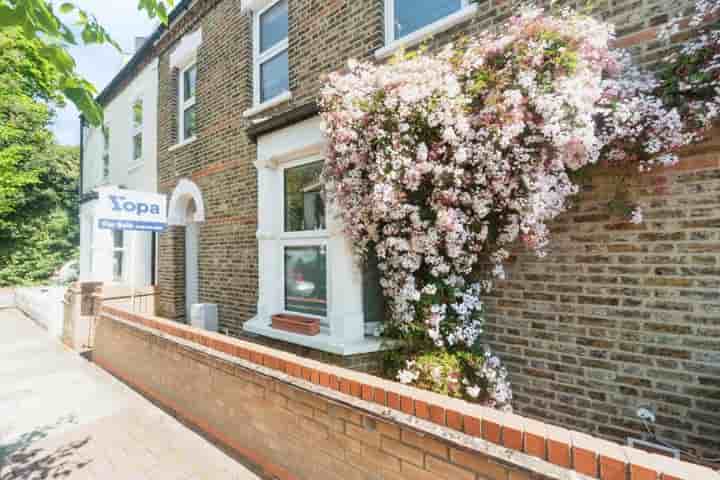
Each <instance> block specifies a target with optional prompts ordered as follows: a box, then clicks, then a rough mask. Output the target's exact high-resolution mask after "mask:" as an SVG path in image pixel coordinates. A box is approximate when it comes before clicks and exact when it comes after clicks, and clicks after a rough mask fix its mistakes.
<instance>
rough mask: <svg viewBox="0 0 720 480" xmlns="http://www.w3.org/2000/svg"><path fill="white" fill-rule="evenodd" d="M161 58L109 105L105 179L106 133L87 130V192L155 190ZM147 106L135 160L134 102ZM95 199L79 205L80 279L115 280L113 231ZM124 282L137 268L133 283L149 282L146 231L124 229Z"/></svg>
mask: <svg viewBox="0 0 720 480" xmlns="http://www.w3.org/2000/svg"><path fill="white" fill-rule="evenodd" d="M158 89H159V86H158V62H157V60H153V61H152V62H150V63H149V64H148V65H147V66H145V68H143V70H142V71H141V72H140V73H139V74H138V75H137V76H136V77H135V78H134V79H133V80H132V81H131V82H130V83H129V84H128V85H127V86H126V87H125V88H124V89H123V90H122V91H121V92H119V93H118V94H117V95H116V96H115V98H113V100H112V101H111V102H110V103H109V104H108V105H107V106H106V108H105V125H106V126H107V127H108V128H109V131H110V145H109V153H110V164H109V165H110V171H109V175H108V177H107V179H104V178H103V159H102V157H103V144H104V142H103V134H102V130H101V129H100V128H88V129H87V130H86V133H85V142H84V145H83V148H84V159H83V160H84V162H83V189H82V190H83V192H84V193H88V192H91V191H93V190H97V189H98V188H102V187H103V186H123V187H125V188H128V189H130V190H140V191H145V192H156V191H157V104H158ZM139 99H141V100H142V105H143V122H142V134H143V140H142V156H141V158H140V159H139V160H134V159H133V141H132V139H133V133H134V131H133V110H132V108H133V104H134V103H135V102H136V101H137V100H139ZM96 203H97V202H96V201H90V202H86V203H84V204H82V205H81V207H80V280H82V281H91V280H92V281H102V282H112V281H113V268H112V264H113V238H112V232H111V231H110V230H101V229H99V228H98V226H97V218H96V215H95V206H96ZM132 236H135V237H136V238H135V266H134V267H135V268H131V265H130V261H131V260H130V250H129V248H130V245H131V243H132ZM124 248H125V254H124V255H123V272H124V278H123V279H122V283H130V280H131V278H130V272H131V271H134V272H135V273H134V280H135V285H136V286H138V287H141V286H147V285H150V283H151V280H152V269H153V268H154V265H153V264H152V235H151V234H150V233H148V232H125V234H124Z"/></svg>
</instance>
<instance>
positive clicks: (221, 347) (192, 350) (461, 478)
mask: <svg viewBox="0 0 720 480" xmlns="http://www.w3.org/2000/svg"><path fill="white" fill-rule="evenodd" d="M93 360H94V361H95V362H96V363H98V364H99V365H100V366H102V367H103V368H105V369H107V370H109V371H110V372H112V373H114V374H115V375H116V376H118V377H120V378H121V379H123V380H124V381H126V382H127V383H129V384H130V385H132V386H134V387H135V388H136V389H138V390H140V391H141V392H142V393H144V394H145V395H146V396H148V397H150V398H152V399H153V400H155V401H157V402H158V403H160V404H161V405H162V406H164V407H165V408H167V409H169V410H170V411H171V412H172V413H173V414H175V415H176V416H177V417H179V418H181V419H182V420H184V421H186V422H189V423H191V424H193V425H194V426H195V427H197V428H199V429H200V430H201V431H202V432H204V433H205V434H206V435H207V436H209V437H210V438H211V439H212V440H214V441H216V442H219V443H221V444H223V445H224V446H226V447H230V448H232V449H234V450H235V451H236V452H237V453H239V454H240V455H241V456H243V457H245V458H246V459H248V460H250V461H251V462H253V463H255V464H257V465H258V466H260V467H261V468H262V469H263V470H265V472H266V473H267V474H268V475H272V477H273V478H279V479H298V480H301V479H308V480H330V479H333V480H335V479H337V480H340V479H342V480H347V479H362V480H378V479H386V480H424V479H427V480H430V479H433V480H488V479H492V480H531V479H535V480H541V479H551V478H552V479H557V480H560V479H563V480H564V479H568V478H575V479H577V480H584V479H585V480H587V479H590V478H602V479H603V480H673V479H685V480H690V479H692V480H699V479H702V480H717V479H718V478H719V477H718V474H716V473H713V472H712V471H710V470H709V469H705V468H702V467H696V466H694V465H689V464H686V463H683V462H680V461H675V460H670V459H667V458H666V457H659V456H656V455H651V454H646V453H644V452H641V451H638V450H635V449H630V448H626V447H621V446H619V445H616V444H612V443H610V442H605V441H602V440H598V439H594V438H591V437H588V436H586V435H582V434H578V433H576V432H572V431H569V430H565V429H563V428H557V427H551V426H549V425H544V424H542V423H540V422H535V421H532V420H529V419H526V418H523V417H520V416H517V415H512V414H507V413H502V412H498V411H497V410H492V409H488V408H484V407H479V406H476V405H470V404H468V403H465V402H462V401H459V400H454V399H450V398H448V397H445V396H441V395H436V394H432V393H430V392H424V391H421V390H417V389H414V388H408V387H404V386H402V385H400V384H397V383H394V382H388V381H383V380H380V379H378V378H375V377H372V376H370V375H365V374H361V373H357V372H353V371H350V370H346V369H342V368H335V367H330V366H328V365H325V364H322V363H319V362H314V361H312V360H307V359H304V358H302V357H298V356H295V355H290V354H285V353H282V352H280V351H277V350H273V349H268V348H264V347H260V346H257V345H254V344H251V343H248V342H242V341H239V340H236V339H231V338H228V337H226V336H223V335H218V334H213V333H209V332H203V331H201V330H197V329H193V328H191V327H186V326H182V325H178V324H176V323H174V322H171V321H167V320H162V319H159V318H153V317H148V316H140V315H138V314H132V313H130V312H128V311H125V310H121V309H118V308H116V307H105V308H104V310H103V313H102V315H101V316H100V318H99V321H98V325H97V334H96V348H95V351H94V353H93Z"/></svg>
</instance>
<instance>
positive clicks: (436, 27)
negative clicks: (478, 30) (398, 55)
mask: <svg viewBox="0 0 720 480" xmlns="http://www.w3.org/2000/svg"><path fill="white" fill-rule="evenodd" d="M477 10H478V6H477V4H471V5H468V6H467V7H465V8H463V9H462V10H459V11H457V12H455V13H453V14H452V15H448V16H447V17H445V18H443V19H441V20H438V21H437V22H435V23H431V24H430V25H427V26H425V27H423V28H421V29H420V30H418V31H416V32H413V33H411V34H410V35H406V36H404V37H402V38H400V39H398V40H395V41H393V42H390V43H388V44H387V45H385V46H384V47H382V48H381V49H379V50H377V51H376V52H375V58H376V59H378V60H383V59H386V58H388V57H390V56H392V55H393V54H394V53H395V52H397V51H398V50H400V49H403V48H409V47H412V46H415V45H417V44H419V43H422V41H423V40H425V39H426V38H427V37H430V36H432V35H437V34H438V33H441V32H444V31H445V30H449V29H451V28H452V27H454V26H455V25H458V24H460V23H462V22H464V21H465V20H467V19H469V18H470V17H472V16H473V15H475V14H476V13H477Z"/></svg>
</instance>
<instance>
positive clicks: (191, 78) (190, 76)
mask: <svg viewBox="0 0 720 480" xmlns="http://www.w3.org/2000/svg"><path fill="white" fill-rule="evenodd" d="M183 82H184V85H185V86H184V87H183V93H184V95H183V100H184V101H186V102H187V101H188V100H190V99H191V98H193V97H194V96H195V84H196V83H197V66H195V65H193V66H192V67H190V68H188V69H187V70H185V73H183Z"/></svg>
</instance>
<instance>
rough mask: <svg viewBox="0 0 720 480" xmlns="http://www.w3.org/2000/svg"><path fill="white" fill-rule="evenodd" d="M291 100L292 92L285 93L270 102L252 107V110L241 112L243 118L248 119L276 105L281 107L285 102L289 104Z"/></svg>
mask: <svg viewBox="0 0 720 480" xmlns="http://www.w3.org/2000/svg"><path fill="white" fill-rule="evenodd" d="M290 100H292V92H290V91H287V92H285V93H281V94H280V95H278V96H277V97H274V98H271V99H270V100H267V101H265V102H263V103H261V104H259V105H257V106H254V107H252V108H248V109H247V110H245V111H244V112H243V117H245V118H249V117H253V116H255V115H257V114H258V113H262V112H264V111H266V110H269V109H271V108H273V107H277V106H278V105H281V104H283V103H285V102H289V101H290Z"/></svg>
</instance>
